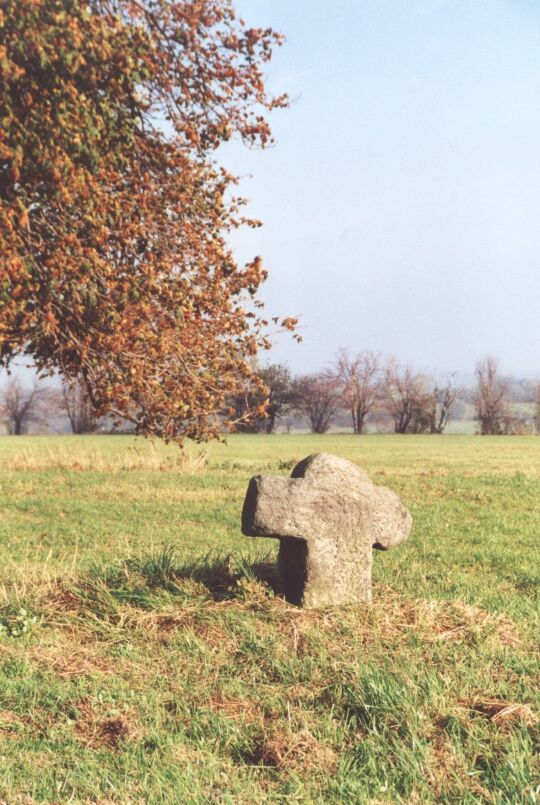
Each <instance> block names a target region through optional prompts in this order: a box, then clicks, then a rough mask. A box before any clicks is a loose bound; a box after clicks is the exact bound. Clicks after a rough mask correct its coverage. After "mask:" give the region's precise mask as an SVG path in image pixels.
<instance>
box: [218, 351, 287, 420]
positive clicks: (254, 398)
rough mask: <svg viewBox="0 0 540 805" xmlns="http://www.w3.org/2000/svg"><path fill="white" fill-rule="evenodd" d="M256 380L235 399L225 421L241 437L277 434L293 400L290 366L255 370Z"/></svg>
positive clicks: (247, 385)
mask: <svg viewBox="0 0 540 805" xmlns="http://www.w3.org/2000/svg"><path fill="white" fill-rule="evenodd" d="M253 378H254V379H255V381H253V380H250V381H247V382H244V383H243V384H242V385H241V386H240V387H239V388H238V389H237V391H236V394H234V395H232V396H231V398H230V400H229V409H228V411H227V414H226V416H225V419H226V420H227V422H229V423H230V424H231V426H232V427H233V429H234V430H236V431H238V432H240V433H260V432H262V431H265V432H266V433H273V431H274V429H275V426H276V422H277V420H278V418H279V417H280V416H283V415H284V414H285V412H286V411H287V410H288V407H289V406H290V405H291V403H292V400H293V390H292V379H291V374H290V372H289V369H288V368H287V367H286V366H284V365H283V364H279V363H275V364H271V365H270V366H266V367H264V368H262V369H255V370H254V375H253Z"/></svg>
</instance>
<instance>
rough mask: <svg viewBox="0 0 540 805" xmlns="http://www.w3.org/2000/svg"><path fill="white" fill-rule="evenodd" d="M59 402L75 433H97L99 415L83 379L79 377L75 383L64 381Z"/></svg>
mask: <svg viewBox="0 0 540 805" xmlns="http://www.w3.org/2000/svg"><path fill="white" fill-rule="evenodd" d="M58 402H59V405H58V407H59V408H60V410H61V411H63V412H64V413H65V414H66V415H67V417H68V419H69V424H70V425H71V430H72V432H73V433H77V434H81V433H95V431H96V430H97V428H98V417H97V416H96V413H95V410H94V407H93V406H92V403H91V402H90V398H89V396H88V392H87V390H86V386H85V384H84V382H82V380H80V379H78V380H77V381H76V382H75V383H74V384H68V383H66V382H64V383H63V384H62V390H61V392H60V397H59V401H58Z"/></svg>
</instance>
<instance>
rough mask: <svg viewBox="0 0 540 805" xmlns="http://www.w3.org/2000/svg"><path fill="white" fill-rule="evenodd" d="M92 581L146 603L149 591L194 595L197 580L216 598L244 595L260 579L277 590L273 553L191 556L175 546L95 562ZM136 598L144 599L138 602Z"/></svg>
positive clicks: (121, 595)
mask: <svg viewBox="0 0 540 805" xmlns="http://www.w3.org/2000/svg"><path fill="white" fill-rule="evenodd" d="M88 581H89V582H90V584H91V585H95V584H98V585H100V586H103V587H105V588H106V589H107V590H108V591H110V593H111V594H112V595H113V596H114V597H115V598H116V599H117V600H118V599H120V598H121V599H123V600H129V602H130V603H135V604H136V603H139V605H142V604H143V600H142V599H144V598H145V597H146V596H145V594H148V595H149V596H151V597H154V596H155V595H156V594H158V595H159V593H160V592H161V593H165V594H168V595H169V596H181V597H187V596H193V595H194V594H195V593H194V590H193V587H191V588H189V586H186V583H189V582H194V583H195V584H197V585H200V586H201V587H202V588H203V590H204V591H205V592H206V593H207V594H208V596H209V597H210V598H212V599H213V600H214V601H223V600H233V599H235V598H240V597H242V596H243V585H244V584H245V583H246V582H259V583H262V584H263V585H264V586H266V587H267V588H268V590H269V592H270V591H272V592H274V593H275V592H276V562H275V558H274V556H273V555H270V554H269V555H268V556H264V557H261V558H260V559H258V560H256V561H253V560H251V559H250V558H248V557H246V556H243V555H241V554H233V553H227V554H221V553H209V554H205V555H204V556H199V557H195V558H190V559H182V558H181V557H178V556H177V555H176V553H175V551H174V550H173V549H172V548H164V549H163V550H161V551H159V552H158V553H154V554H148V555H144V556H141V557H137V558H129V559H125V560H123V561H120V562H115V563H114V564H112V565H107V566H104V567H103V566H95V567H94V568H93V569H92V570H91V571H90V573H89V576H88ZM136 599H141V600H140V601H139V602H137V600H136Z"/></svg>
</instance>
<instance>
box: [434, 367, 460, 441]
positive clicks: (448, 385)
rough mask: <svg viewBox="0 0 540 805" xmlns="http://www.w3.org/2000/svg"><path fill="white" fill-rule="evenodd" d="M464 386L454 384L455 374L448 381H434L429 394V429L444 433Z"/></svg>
mask: <svg viewBox="0 0 540 805" xmlns="http://www.w3.org/2000/svg"><path fill="white" fill-rule="evenodd" d="M462 392H463V388H462V387H461V386H455V385H454V378H453V375H452V376H450V377H449V378H448V379H447V380H446V381H443V382H440V381H437V380H434V381H433V386H432V389H431V391H430V393H429V395H428V400H429V401H428V413H429V431H430V433H442V432H443V431H444V429H445V428H446V426H447V424H448V420H449V418H450V413H451V411H452V408H453V407H454V404H455V403H456V401H457V400H458V399H459V397H460V395H461V393H462Z"/></svg>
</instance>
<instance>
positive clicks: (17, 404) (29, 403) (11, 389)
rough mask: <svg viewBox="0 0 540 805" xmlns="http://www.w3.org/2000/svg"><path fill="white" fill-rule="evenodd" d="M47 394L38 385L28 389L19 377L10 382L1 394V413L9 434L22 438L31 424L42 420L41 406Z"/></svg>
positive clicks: (35, 384) (11, 379)
mask: <svg viewBox="0 0 540 805" xmlns="http://www.w3.org/2000/svg"><path fill="white" fill-rule="evenodd" d="M46 394H47V390H46V389H45V388H44V387H43V386H39V385H38V384H37V383H34V384H33V385H32V386H31V387H30V388H27V387H26V386H23V384H22V383H21V381H20V380H19V379H18V378H17V377H11V378H10V379H9V380H8V382H7V383H6V385H5V386H4V388H3V389H2V392H1V394H0V411H1V412H2V416H3V417H4V420H5V422H6V426H7V429H8V433H11V434H13V435H15V436H20V435H21V434H22V433H26V431H27V429H28V426H29V425H30V424H31V423H33V422H39V421H40V420H41V416H40V405H41V403H42V402H43V400H44V398H45V396H46Z"/></svg>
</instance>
